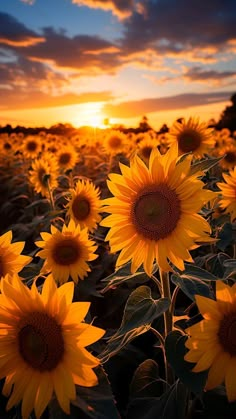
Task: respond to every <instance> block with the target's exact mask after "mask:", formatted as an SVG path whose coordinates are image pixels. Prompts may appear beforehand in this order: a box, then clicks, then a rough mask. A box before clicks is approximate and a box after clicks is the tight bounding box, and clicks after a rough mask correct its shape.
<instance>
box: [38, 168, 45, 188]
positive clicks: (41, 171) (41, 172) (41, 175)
mask: <svg viewBox="0 0 236 419" xmlns="http://www.w3.org/2000/svg"><path fill="white" fill-rule="evenodd" d="M45 175H46V170H45V169H44V168H43V167H41V168H40V169H39V170H38V179H39V182H40V183H41V185H43V186H46V185H47V181H46V177H45Z"/></svg>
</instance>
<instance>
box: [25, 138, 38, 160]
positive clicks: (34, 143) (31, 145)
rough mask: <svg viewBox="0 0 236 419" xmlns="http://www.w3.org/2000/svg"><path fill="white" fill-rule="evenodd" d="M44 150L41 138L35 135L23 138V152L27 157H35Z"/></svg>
mask: <svg viewBox="0 0 236 419" xmlns="http://www.w3.org/2000/svg"><path fill="white" fill-rule="evenodd" d="M41 151H42V144H41V140H40V138H38V137H37V136H33V135H28V136H27V137H25V139H24V140H23V143H22V146H21V152H22V154H23V156H24V157H25V158H28V159H35V158H36V157H38V155H39V154H40V152H41Z"/></svg>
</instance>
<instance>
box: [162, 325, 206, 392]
mask: <svg viewBox="0 0 236 419" xmlns="http://www.w3.org/2000/svg"><path fill="white" fill-rule="evenodd" d="M186 340H187V336H184V335H182V333H181V332H179V331H177V330H176V331H173V332H171V333H169V334H168V336H167V337H166V340H165V353H166V358H167V361H168V362H169V364H170V365H171V367H172V368H173V370H174V372H175V374H176V376H177V377H178V378H179V379H180V380H181V382H182V383H183V384H184V385H185V386H186V387H187V388H188V389H189V390H191V391H192V392H194V393H201V392H202V390H203V389H204V385H205V382H206V378H207V371H203V372H199V373H195V372H192V371H191V369H192V368H193V367H194V364H192V363H190V362H187V361H185V360H184V355H185V354H186V353H187V348H186V347H185V341H186Z"/></svg>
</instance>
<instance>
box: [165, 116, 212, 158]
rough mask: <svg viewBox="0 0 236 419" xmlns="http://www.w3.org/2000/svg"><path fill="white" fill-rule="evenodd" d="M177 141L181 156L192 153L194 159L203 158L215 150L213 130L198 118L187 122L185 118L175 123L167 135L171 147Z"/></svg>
mask: <svg viewBox="0 0 236 419" xmlns="http://www.w3.org/2000/svg"><path fill="white" fill-rule="evenodd" d="M175 141H177V143H178V147H179V154H185V153H190V152H192V153H193V155H194V157H196V158H201V157H203V156H204V154H206V153H208V152H209V151H210V150H211V149H213V147H214V144H215V141H216V140H215V137H214V136H213V130H212V129H211V128H208V126H207V124H206V123H204V122H200V121H199V120H198V119H197V118H189V119H188V120H187V121H186V120H185V119H184V118H183V119H182V120H181V121H176V122H174V124H173V125H172V127H171V128H170V131H169V133H168V135H167V142H168V144H169V145H171V144H172V143H173V142H175Z"/></svg>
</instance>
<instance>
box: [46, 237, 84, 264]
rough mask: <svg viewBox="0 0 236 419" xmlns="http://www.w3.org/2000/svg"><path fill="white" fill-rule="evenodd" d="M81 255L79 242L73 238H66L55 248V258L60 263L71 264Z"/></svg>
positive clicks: (53, 255)
mask: <svg viewBox="0 0 236 419" xmlns="http://www.w3.org/2000/svg"><path fill="white" fill-rule="evenodd" d="M79 256H80V249H79V246H78V243H77V242H76V241H74V240H73V239H72V238H71V239H69V238H68V239H64V240H62V241H60V243H57V244H56V245H55V247H54V249H53V254H52V257H53V260H54V261H55V262H56V263H57V264H58V265H71V264H73V263H75V262H76V261H77V260H78V258H79Z"/></svg>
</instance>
